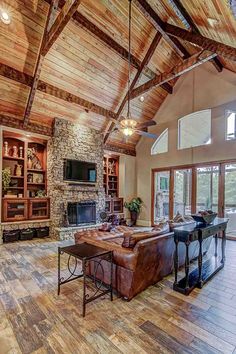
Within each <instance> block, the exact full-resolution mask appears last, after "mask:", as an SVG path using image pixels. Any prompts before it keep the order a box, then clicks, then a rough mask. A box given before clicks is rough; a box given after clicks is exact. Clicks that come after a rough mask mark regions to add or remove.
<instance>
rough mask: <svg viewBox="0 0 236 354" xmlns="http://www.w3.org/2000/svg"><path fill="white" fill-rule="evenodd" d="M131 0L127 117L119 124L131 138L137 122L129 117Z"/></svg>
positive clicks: (130, 11)
mask: <svg viewBox="0 0 236 354" xmlns="http://www.w3.org/2000/svg"><path fill="white" fill-rule="evenodd" d="M131 2H132V0H129V55H128V62H129V78H128V111H127V117H126V118H123V119H122V120H121V122H120V125H121V127H122V132H123V134H124V135H125V136H131V135H133V133H134V130H135V128H136V125H137V122H136V120H134V119H132V118H131V116H130V81H131V78H130V77H131V73H130V71H131V17H132V5H131Z"/></svg>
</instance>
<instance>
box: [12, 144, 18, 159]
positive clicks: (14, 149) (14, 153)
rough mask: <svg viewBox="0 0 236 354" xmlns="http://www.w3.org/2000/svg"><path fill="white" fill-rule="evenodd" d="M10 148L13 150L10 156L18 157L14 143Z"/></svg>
mask: <svg viewBox="0 0 236 354" xmlns="http://www.w3.org/2000/svg"><path fill="white" fill-rule="evenodd" d="M12 150H13V153H12V156H13V157H18V149H17V146H16V145H14V146H13V147H12Z"/></svg>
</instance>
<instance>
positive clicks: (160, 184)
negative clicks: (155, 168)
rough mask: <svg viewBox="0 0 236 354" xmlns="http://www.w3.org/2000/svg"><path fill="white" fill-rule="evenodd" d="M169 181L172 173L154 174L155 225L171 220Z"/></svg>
mask: <svg viewBox="0 0 236 354" xmlns="http://www.w3.org/2000/svg"><path fill="white" fill-rule="evenodd" d="M169 180H170V171H161V172H155V174H154V215H153V216H154V223H155V224H157V223H158V222H159V221H160V220H162V219H169V188H170V187H169Z"/></svg>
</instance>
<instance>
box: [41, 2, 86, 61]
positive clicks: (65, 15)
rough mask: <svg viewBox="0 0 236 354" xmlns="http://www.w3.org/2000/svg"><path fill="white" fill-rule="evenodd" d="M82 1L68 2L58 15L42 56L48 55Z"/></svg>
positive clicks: (47, 36)
mask: <svg viewBox="0 0 236 354" xmlns="http://www.w3.org/2000/svg"><path fill="white" fill-rule="evenodd" d="M80 3H81V0H67V1H66V2H65V4H64V6H63V7H62V9H61V11H60V13H59V14H58V16H57V18H56V20H55V21H54V23H53V24H52V26H51V28H50V30H49V32H48V33H46V40H45V41H44V46H43V49H42V55H46V54H47V52H48V51H49V49H50V48H51V46H52V45H53V43H54V42H55V41H56V39H57V38H58V36H59V35H60V34H61V32H62V31H63V29H64V28H65V26H66V25H67V23H68V22H69V21H70V19H71V18H72V16H73V15H74V13H75V11H76V10H77V8H78V6H79V4H80Z"/></svg>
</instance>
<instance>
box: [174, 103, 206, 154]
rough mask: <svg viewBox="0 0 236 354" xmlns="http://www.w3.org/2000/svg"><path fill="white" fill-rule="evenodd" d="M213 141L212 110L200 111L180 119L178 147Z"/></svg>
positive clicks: (188, 146)
mask: <svg viewBox="0 0 236 354" xmlns="http://www.w3.org/2000/svg"><path fill="white" fill-rule="evenodd" d="M210 143H211V110H210V109H206V110H204V111H198V112H194V113H191V114H188V115H187V116H185V117H183V118H180V119H179V135H178V148H179V149H186V148H191V147H194V146H200V145H206V144H210Z"/></svg>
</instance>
